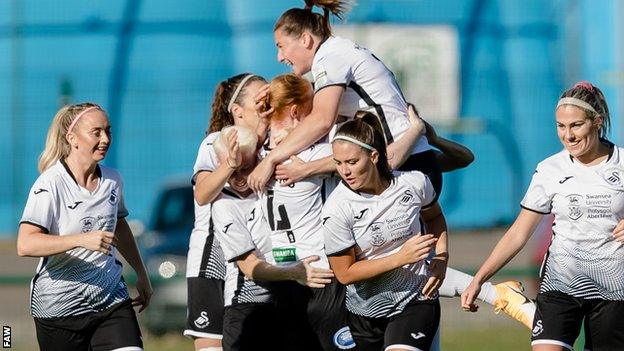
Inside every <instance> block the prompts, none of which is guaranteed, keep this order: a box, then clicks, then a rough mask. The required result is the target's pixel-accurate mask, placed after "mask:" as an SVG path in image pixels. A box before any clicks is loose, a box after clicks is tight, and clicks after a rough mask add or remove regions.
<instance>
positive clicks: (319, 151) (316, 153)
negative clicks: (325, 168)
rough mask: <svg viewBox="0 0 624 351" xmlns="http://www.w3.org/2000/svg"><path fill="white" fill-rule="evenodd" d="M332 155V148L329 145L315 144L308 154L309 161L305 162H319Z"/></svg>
mask: <svg viewBox="0 0 624 351" xmlns="http://www.w3.org/2000/svg"><path fill="white" fill-rule="evenodd" d="M331 155H332V146H331V144H330V143H317V144H314V148H313V149H312V150H311V152H310V159H309V160H306V162H310V161H316V160H320V159H322V158H325V157H329V156H331Z"/></svg>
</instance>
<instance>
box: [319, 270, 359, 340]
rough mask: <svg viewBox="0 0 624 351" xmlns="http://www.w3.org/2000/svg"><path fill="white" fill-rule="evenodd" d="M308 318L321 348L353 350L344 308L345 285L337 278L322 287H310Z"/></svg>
mask: <svg viewBox="0 0 624 351" xmlns="http://www.w3.org/2000/svg"><path fill="white" fill-rule="evenodd" d="M310 290H311V291H312V297H311V298H310V300H309V301H308V320H309V321H310V325H311V326H312V330H314V332H315V333H316V336H317V337H318V339H319V342H320V343H321V346H322V347H323V350H325V351H328V350H334V351H339V350H355V349H356V348H355V342H354V341H353V337H352V336H351V331H350V329H349V327H348V323H347V319H348V318H347V316H348V312H347V309H346V308H345V304H344V303H345V296H346V295H345V294H346V287H345V286H344V285H342V284H340V282H339V281H338V280H337V279H332V282H331V283H330V284H328V285H326V286H325V287H324V288H323V289H314V288H310Z"/></svg>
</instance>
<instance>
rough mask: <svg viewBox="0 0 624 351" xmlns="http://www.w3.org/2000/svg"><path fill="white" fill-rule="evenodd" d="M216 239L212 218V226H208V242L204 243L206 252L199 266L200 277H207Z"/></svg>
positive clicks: (204, 251)
mask: <svg viewBox="0 0 624 351" xmlns="http://www.w3.org/2000/svg"><path fill="white" fill-rule="evenodd" d="M214 238H215V235H214V224H213V223H212V218H210V224H209V226H208V237H207V238H206V242H205V243H204V250H203V252H202V259H201V264H200V266H199V274H200V275H205V274H206V271H207V270H208V264H209V262H210V256H211V255H212V245H213V243H214ZM202 272H203V274H202Z"/></svg>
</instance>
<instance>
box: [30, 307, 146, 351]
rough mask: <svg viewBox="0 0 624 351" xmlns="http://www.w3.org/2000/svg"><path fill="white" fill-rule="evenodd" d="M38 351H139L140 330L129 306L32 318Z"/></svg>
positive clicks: (141, 348) (140, 346)
mask: <svg viewBox="0 0 624 351" xmlns="http://www.w3.org/2000/svg"><path fill="white" fill-rule="evenodd" d="M35 328H36V330H37V341H38V342H39V348H40V349H41V350H42V351H57V350H58V351H67V350H71V351H82V350H84V351H87V350H89V351H91V350H93V351H105V350H114V349H118V348H124V350H128V351H139V350H143V340H142V338H141V330H140V329H139V323H138V322H137V318H136V314H135V313H134V310H133V309H132V302H131V301H130V300H126V301H124V302H121V303H119V304H117V305H114V306H112V307H111V308H109V309H107V310H104V311H101V312H94V313H87V314H83V315H79V316H72V317H56V318H35Z"/></svg>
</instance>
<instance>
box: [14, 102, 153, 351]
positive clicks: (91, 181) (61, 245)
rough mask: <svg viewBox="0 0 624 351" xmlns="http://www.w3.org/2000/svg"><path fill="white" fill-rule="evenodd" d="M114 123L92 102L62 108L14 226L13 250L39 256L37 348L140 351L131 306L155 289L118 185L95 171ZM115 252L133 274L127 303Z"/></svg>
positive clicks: (115, 177) (110, 172) (34, 295)
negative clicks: (134, 280) (135, 293)
mask: <svg viewBox="0 0 624 351" xmlns="http://www.w3.org/2000/svg"><path fill="white" fill-rule="evenodd" d="M111 141H112V138H111V126H110V125H109V121H108V117H107V116H106V113H105V112H104V110H103V109H102V108H101V107H100V106H98V105H96V104H93V103H82V104H76V105H68V106H64V107H63V108H61V109H60V110H59V111H58V112H57V114H56V116H55V117H54V120H53V121H52V124H51V125H50V128H49V130H48V137H47V141H46V146H45V149H44V151H43V153H42V154H41V158H40V160H39V171H40V172H41V175H40V176H39V178H37V180H36V181H35V183H34V185H33V186H32V188H31V191H30V194H29V196H28V201H27V203H26V208H25V209H24V214H23V215H22V219H21V222H20V226H19V232H18V237H17V253H18V255H20V256H31V257H41V260H40V262H39V266H38V268H37V274H36V275H35V277H34V278H33V280H32V283H31V305H30V306H31V312H32V315H33V317H34V319H35V327H36V330H37V340H38V342H39V347H40V348H41V350H122V349H123V350H128V351H132V350H135V351H136V350H142V349H143V343H142V341H141V331H140V330H139V325H138V323H137V319H136V315H135V313H134V311H133V309H132V306H141V308H140V309H139V312H141V311H142V310H143V309H145V308H146V307H147V306H148V305H149V301H150V297H151V295H152V287H151V285H150V281H149V278H148V275H147V272H146V270H145V267H144V265H143V262H142V260H141V256H140V255H139V252H138V250H137V246H136V243H135V241H134V238H133V236H132V233H131V231H130V228H129V227H128V223H127V222H126V220H125V217H126V216H127V215H128V211H127V209H126V206H125V203H124V197H123V182H122V180H121V176H120V175H119V173H117V171H115V170H114V169H111V168H108V167H104V166H100V165H99V162H100V161H102V160H103V159H104V157H105V156H106V153H107V151H108V149H109V147H110V145H111ZM117 251H119V253H120V254H121V255H122V256H123V257H124V258H125V259H126V261H127V262H128V263H129V264H130V265H131V266H132V268H133V269H134V270H135V272H136V273H137V277H138V280H137V285H136V287H137V290H138V292H139V296H138V297H136V298H134V299H130V297H129V295H128V289H127V287H126V284H125V282H124V280H123V278H122V276H121V272H122V267H121V264H120V263H119V261H118V260H117V257H116V256H117Z"/></svg>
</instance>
